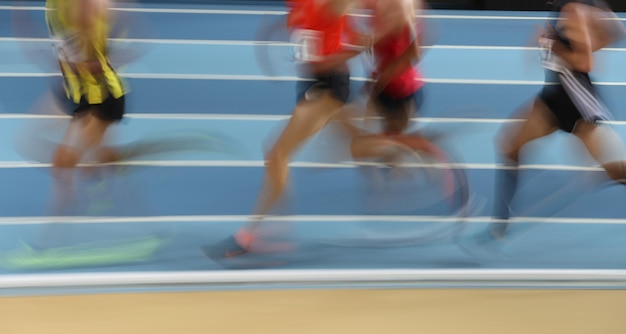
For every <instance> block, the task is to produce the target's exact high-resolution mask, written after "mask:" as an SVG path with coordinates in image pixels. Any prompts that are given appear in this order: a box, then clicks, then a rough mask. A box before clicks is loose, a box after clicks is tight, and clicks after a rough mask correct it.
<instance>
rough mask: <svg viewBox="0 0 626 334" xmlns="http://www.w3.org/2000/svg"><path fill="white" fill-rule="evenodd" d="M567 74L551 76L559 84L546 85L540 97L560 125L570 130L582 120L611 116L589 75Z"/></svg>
mask: <svg viewBox="0 0 626 334" xmlns="http://www.w3.org/2000/svg"><path fill="white" fill-rule="evenodd" d="M567 75H568V76H567V77H566V78H565V77H563V76H558V75H552V76H551V78H553V79H556V80H554V81H553V82H557V84H554V85H545V86H544V87H543V89H542V90H541V93H539V96H538V98H539V100H541V101H542V102H543V103H545V105H546V106H547V107H548V109H550V111H551V112H552V114H553V115H554V116H555V117H556V119H557V122H558V126H559V128H560V129H561V130H563V131H565V132H568V133H571V132H572V131H574V129H575V128H576V124H577V123H578V122H579V121H580V120H585V121H587V122H590V123H595V122H598V121H600V120H605V119H608V118H609V115H608V111H607V110H606V109H605V108H604V104H603V103H602V101H601V99H600V96H599V95H598V93H597V91H596V90H595V88H594V86H593V84H592V83H591V79H590V78H589V76H588V75H585V74H581V73H576V72H569V73H568V74H567ZM559 78H560V79H559Z"/></svg>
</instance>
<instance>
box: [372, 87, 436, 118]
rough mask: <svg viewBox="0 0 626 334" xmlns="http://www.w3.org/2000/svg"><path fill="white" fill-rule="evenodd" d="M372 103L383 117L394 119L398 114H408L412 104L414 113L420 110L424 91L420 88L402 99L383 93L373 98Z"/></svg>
mask: <svg viewBox="0 0 626 334" xmlns="http://www.w3.org/2000/svg"><path fill="white" fill-rule="evenodd" d="M373 102H374V103H376V106H377V110H378V112H379V113H380V114H381V115H382V116H383V117H387V116H390V117H395V116H397V115H398V114H406V113H407V111H408V112H410V111H411V110H412V109H411V105H412V104H414V105H415V110H416V111H418V110H420V109H421V108H422V104H424V91H423V89H421V88H420V89H418V90H417V91H416V92H415V93H413V94H411V95H409V96H407V97H403V98H397V97H391V96H389V95H388V94H385V93H384V92H383V93H380V94H378V96H376V97H374V99H373Z"/></svg>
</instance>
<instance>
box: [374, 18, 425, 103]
mask: <svg viewBox="0 0 626 334" xmlns="http://www.w3.org/2000/svg"><path fill="white" fill-rule="evenodd" d="M411 42H412V37H411V29H410V27H409V26H407V27H406V28H405V29H404V30H402V32H401V33H399V34H396V35H390V36H387V37H385V38H383V39H382V40H380V41H379V42H378V43H376V45H374V55H375V57H376V60H377V62H378V68H377V69H376V71H375V72H374V76H375V77H376V76H377V75H378V73H380V72H381V71H382V70H384V69H385V68H386V67H387V66H388V65H389V64H390V63H392V62H394V61H395V60H396V59H398V57H400V56H401V55H402V54H403V53H404V52H405V51H406V50H407V49H408V48H409V46H411ZM421 79H422V76H421V75H420V73H419V71H418V70H417V69H416V68H414V67H409V68H407V69H406V70H404V71H402V72H401V73H399V74H398V75H397V76H396V77H394V78H393V79H391V81H390V82H389V84H388V85H387V87H385V89H384V93H385V94H386V95H389V96H391V97H395V98H399V99H401V98H405V97H408V96H410V95H412V94H413V93H415V92H416V91H418V90H419V89H420V88H422V86H423V85H424V82H423V81H422V80H421Z"/></svg>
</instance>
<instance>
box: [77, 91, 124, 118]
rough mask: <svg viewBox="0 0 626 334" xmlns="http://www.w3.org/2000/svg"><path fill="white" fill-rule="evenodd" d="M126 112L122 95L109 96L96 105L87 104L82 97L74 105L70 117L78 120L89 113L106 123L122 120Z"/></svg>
mask: <svg viewBox="0 0 626 334" xmlns="http://www.w3.org/2000/svg"><path fill="white" fill-rule="evenodd" d="M125 110H126V97H125V96H124V95H122V96H120V97H119V98H117V99H116V98H114V97H113V96H111V95H109V97H107V98H106V99H105V100H104V102H102V103H98V104H89V102H87V100H86V99H85V98H84V97H83V98H81V100H80V103H78V104H74V108H73V110H71V115H72V116H74V117H76V118H80V117H81V116H83V115H85V114H86V113H91V114H92V115H93V116H95V117H96V118H98V119H100V120H102V121H106V122H119V121H121V120H122V119H123V118H124V113H125Z"/></svg>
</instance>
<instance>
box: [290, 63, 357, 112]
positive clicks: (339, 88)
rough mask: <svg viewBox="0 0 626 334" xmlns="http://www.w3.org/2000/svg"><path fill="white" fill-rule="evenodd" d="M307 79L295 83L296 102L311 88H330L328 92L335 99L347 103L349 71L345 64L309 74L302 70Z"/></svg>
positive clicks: (304, 97)
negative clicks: (323, 71)
mask: <svg viewBox="0 0 626 334" xmlns="http://www.w3.org/2000/svg"><path fill="white" fill-rule="evenodd" d="M303 76H304V77H305V78H307V79H309V80H308V81H298V83H297V84H296V90H297V91H296V95H297V96H296V103H299V102H300V101H303V100H304V99H306V97H307V92H310V91H311V89H324V90H330V94H331V96H332V97H333V98H335V99H336V100H337V101H340V102H342V103H347V102H348V100H349V98H350V71H349V69H348V66H347V65H344V66H341V67H339V68H337V69H334V70H332V71H328V72H326V73H322V74H316V75H310V74H308V73H306V70H305V71H304V75H303Z"/></svg>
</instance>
